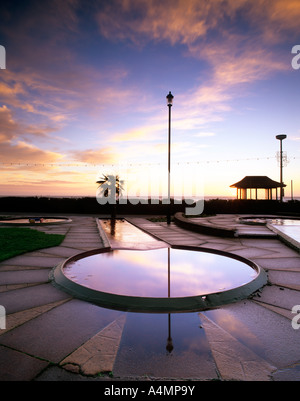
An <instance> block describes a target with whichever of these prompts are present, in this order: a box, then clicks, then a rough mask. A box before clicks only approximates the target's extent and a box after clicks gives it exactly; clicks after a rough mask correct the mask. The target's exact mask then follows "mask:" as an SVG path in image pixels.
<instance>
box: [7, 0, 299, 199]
mask: <svg viewBox="0 0 300 401" xmlns="http://www.w3.org/2000/svg"><path fill="white" fill-rule="evenodd" d="M299 21H300V2H299V1H298V0H255V1H251V0H226V1H225V0H209V1H200V0H162V1H158V0H102V1H82V0H66V1H60V0H45V1H43V2H41V1H38V0H28V1H23V2H20V1H8V0H5V1H3V2H2V3H1V24H0V38H1V39H0V45H1V46H3V48H4V49H5V58H6V60H5V61H6V63H5V67H6V68H2V64H3V63H1V68H2V69H0V169H1V178H2V179H1V186H0V196H4V195H26V196H28V195H29V196H96V190H97V185H96V181H97V179H98V177H99V176H100V175H102V174H103V173H104V174H112V173H117V174H119V175H120V177H121V178H122V179H124V181H125V182H126V191H127V193H132V194H134V195H143V196H145V195H149V192H151V191H152V192H151V195H152V196H154V195H160V196H163V195H166V194H167V189H166V182H167V157H168V155H167V152H168V148H167V140H168V107H167V103H166V95H167V94H168V93H169V91H171V92H172V94H173V95H174V101H173V106H172V125H171V127H172V129H171V132H172V146H171V150H172V151H171V180H172V188H173V190H172V194H175V195H176V194H177V195H178V194H179V193H180V192H184V195H186V196H188V195H189V194H190V195H193V196H202V195H204V196H207V197H210V196H211V197H223V196H224V197H231V196H232V197H235V195H236V190H235V189H233V188H230V185H231V184H233V183H235V182H237V181H239V180H241V179H242V178H243V177H244V176H246V175H265V176H268V177H270V178H271V179H273V180H276V181H279V164H278V161H277V157H276V155H277V152H278V151H279V141H278V140H276V138H275V137H276V135H278V134H281V133H284V134H286V135H287V138H286V140H284V141H283V151H284V152H286V155H287V159H288V162H287V164H286V166H285V167H284V169H283V180H284V182H285V184H286V185H287V187H286V189H285V196H286V198H290V196H291V185H292V186H293V196H294V198H297V197H298V198H299V197H300V177H299V171H300V124H299V104H300V90H299V85H300V69H298V68H297V67H298V65H299V67H300V60H299V57H298V56H299V54H298V53H299V52H300V30H299ZM296 45H299V46H298V47H297V46H296ZM295 46H296V47H295ZM293 48H294V51H293V52H292V49H293ZM1 54H2V53H1ZM3 57H4V56H3ZM199 192H202V193H199Z"/></svg>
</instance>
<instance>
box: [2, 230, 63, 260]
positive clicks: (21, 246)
mask: <svg viewBox="0 0 300 401" xmlns="http://www.w3.org/2000/svg"><path fill="white" fill-rule="evenodd" d="M64 237H65V236H64V235H60V234H46V233H44V232H41V231H37V230H33V229H31V228H18V227H12V228H10V227H9V228H7V227H1V228H0V261H3V260H6V259H9V258H12V257H13V256H17V255H21V254H22V253H25V252H30V251H35V250H37V249H42V248H49V247H51V246H57V245H60V244H61V242H62V241H63V239H64Z"/></svg>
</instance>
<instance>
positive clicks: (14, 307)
mask: <svg viewBox="0 0 300 401" xmlns="http://www.w3.org/2000/svg"><path fill="white" fill-rule="evenodd" d="M67 217H69V218H70V219H71V222H68V223H64V224H58V225H51V226H50V225H49V226H46V225H45V226H40V227H35V228H34V229H38V230H42V231H44V232H50V233H51V232H52V233H61V234H65V235H66V237H65V239H64V241H63V242H62V243H61V245H60V246H58V247H52V248H47V249H41V250H39V251H35V252H29V253H26V254H24V255H20V256H16V257H14V258H11V259H8V260H6V261H3V262H1V263H0V305H2V306H3V307H4V308H5V311H6V320H5V323H6V329H5V330H4V329H3V328H2V327H0V380H1V381H4V380H9V381H17V380H21V381H32V380H37V381H63V380H65V381H121V380H137V381H138V380H143V381H144V380H164V379H168V380H195V381H210V380H242V381H253V380H268V381H281V380H300V329H298V322H299V325H300V317H299V319H297V314H295V313H292V309H293V307H294V306H295V305H300V293H299V291H300V254H299V253H298V252H296V251H295V250H294V249H291V248H289V247H288V246H287V245H286V244H284V243H282V242H281V241H280V240H279V239H278V238H277V237H276V235H270V238H266V237H265V236H262V237H261V238H260V237H259V236H256V237H255V230H256V227H255V226H248V227H247V226H246V225H243V227H240V228H241V229H242V230H243V232H244V233H245V235H244V236H243V235H242V236H240V237H236V238H222V237H217V236H208V235H203V234H198V233H195V232H191V231H188V230H186V229H182V228H180V227H178V226H176V225H175V224H173V223H172V224H171V225H170V226H168V225H167V224H166V223H159V222H151V221H149V220H148V219H147V218H146V217H130V218H128V220H129V221H131V222H132V223H133V224H134V225H136V226H138V227H140V228H141V229H142V230H143V231H145V232H148V233H150V234H151V235H152V236H154V237H155V238H158V239H160V240H161V241H163V242H165V243H167V244H170V245H176V244H177V245H193V246H199V247H201V246H202V247H205V248H211V249H217V250H222V251H226V252H231V253H233V254H236V255H240V256H243V257H246V258H248V259H250V260H253V261H254V262H256V263H257V264H259V265H260V266H261V267H263V268H264V269H265V270H266V271H267V273H268V278H269V285H267V286H265V287H264V288H263V289H261V291H259V292H258V293H257V294H255V295H254V296H253V297H251V298H250V299H245V300H242V301H239V302H237V303H234V304H229V305H224V306H222V307H218V308H216V309H213V310H208V311H202V312H193V313H172V314H165V313H163V314H155V313H152V314H151V313H131V312H122V311H117V310H110V309H105V308H102V307H99V306H96V305H93V304H91V303H89V302H85V301H82V300H79V299H75V298H73V297H71V296H70V295H68V294H67V293H65V292H64V291H62V290H59V289H58V288H56V287H55V286H53V284H52V283H51V282H50V280H49V273H50V272H51V270H52V269H53V268H54V267H55V266H56V265H57V264H58V263H60V262H62V261H64V260H66V259H67V258H68V257H70V256H73V255H75V254H78V253H80V252H83V251H86V250H91V249H95V248H102V247H104V246H106V245H107V238H105V237H104V236H103V233H102V232H101V230H100V232H99V228H98V224H97V220H96V218H95V216H67ZM237 217H238V216H236V215H219V216H216V217H215V221H216V224H218V225H220V224H223V225H224V226H226V227H233V226H235V225H236V224H237V223H236V218H237ZM213 220H214V218H211V219H210V221H211V222H212V223H213ZM247 229H248V233H247V232H245V231H247ZM262 229H263V230H268V229H267V228H266V227H259V228H258V231H261V230H262ZM250 232H252V233H254V238H249V236H248V235H247V234H250ZM100 234H101V235H100ZM273 234H274V233H273ZM132 242H134V241H132ZM150 242H151V241H150ZM136 244H138V243H136ZM148 245H149V244H148ZM149 246H150V245H149ZM298 311H299V313H300V306H299V309H298ZM293 319H294V320H293ZM1 322H3V319H2V320H1ZM292 323H294V324H293V325H292ZM293 326H294V327H293ZM111 372H112V373H111Z"/></svg>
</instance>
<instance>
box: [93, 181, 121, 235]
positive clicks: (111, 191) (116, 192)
mask: <svg viewBox="0 0 300 401" xmlns="http://www.w3.org/2000/svg"><path fill="white" fill-rule="evenodd" d="M96 184H99V187H98V188H100V195H101V196H103V197H104V198H109V199H108V203H110V205H111V206H112V208H111V227H113V226H115V219H116V214H117V203H118V201H119V198H120V196H121V194H122V191H123V184H124V181H122V180H120V177H119V175H113V174H103V175H102V177H101V178H100V179H99V180H98V181H96ZM112 230H113V228H112Z"/></svg>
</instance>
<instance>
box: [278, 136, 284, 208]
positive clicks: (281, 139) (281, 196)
mask: <svg viewBox="0 0 300 401" xmlns="http://www.w3.org/2000/svg"><path fill="white" fill-rule="evenodd" d="M285 138H286V135H284V134H281V135H276V139H278V140H279V141H280V202H282V200H283V180H282V141H283V140H284V139H285Z"/></svg>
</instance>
